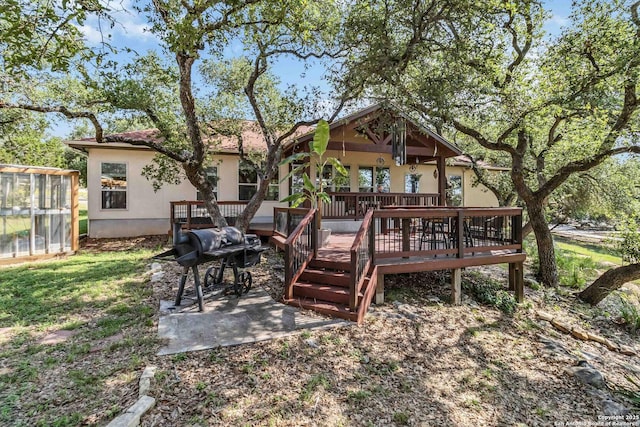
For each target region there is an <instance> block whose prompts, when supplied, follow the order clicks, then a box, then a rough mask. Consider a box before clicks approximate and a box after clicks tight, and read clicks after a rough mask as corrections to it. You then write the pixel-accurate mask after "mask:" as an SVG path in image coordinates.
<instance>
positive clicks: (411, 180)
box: [404, 173, 422, 193]
mask: <svg viewBox="0 0 640 427" xmlns="http://www.w3.org/2000/svg"><path fill="white" fill-rule="evenodd" d="M421 176H422V175H420V174H415V173H408V174H406V175H405V176H404V192H405V193H419V192H420V177H421Z"/></svg>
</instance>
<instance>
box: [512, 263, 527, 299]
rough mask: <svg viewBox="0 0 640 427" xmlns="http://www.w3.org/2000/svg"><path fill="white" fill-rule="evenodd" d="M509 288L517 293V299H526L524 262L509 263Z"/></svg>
mask: <svg viewBox="0 0 640 427" xmlns="http://www.w3.org/2000/svg"><path fill="white" fill-rule="evenodd" d="M509 290H510V291H513V292H514V293H515V297H516V301H518V302H519V303H521V302H522V301H524V271H523V263H522V262H513V263H510V264H509Z"/></svg>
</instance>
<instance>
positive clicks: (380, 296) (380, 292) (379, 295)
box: [376, 273, 384, 305]
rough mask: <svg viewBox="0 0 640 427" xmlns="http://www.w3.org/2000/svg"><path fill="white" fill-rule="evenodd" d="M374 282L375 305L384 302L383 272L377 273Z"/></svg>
mask: <svg viewBox="0 0 640 427" xmlns="http://www.w3.org/2000/svg"><path fill="white" fill-rule="evenodd" d="M377 280H378V281H377V283H376V305H380V304H384V273H378V279H377Z"/></svg>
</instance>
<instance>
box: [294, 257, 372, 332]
mask: <svg viewBox="0 0 640 427" xmlns="http://www.w3.org/2000/svg"><path fill="white" fill-rule="evenodd" d="M349 269H350V263H348V262H339V261H327V260H319V259H314V260H312V261H311V262H310V263H309V266H308V267H307V268H306V269H305V270H304V271H303V273H302V274H301V275H300V278H299V279H298V281H297V282H296V283H294V284H293V298H292V299H288V300H287V299H285V300H284V302H285V303H286V304H289V305H292V306H295V307H300V308H304V309H307V310H313V311H315V312H318V313H321V314H325V315H328V316H331V317H339V318H341V319H347V320H351V321H354V322H358V324H361V323H362V321H363V319H364V315H365V314H366V311H367V309H368V308H369V304H370V303H371V300H372V298H373V295H374V293H375V287H376V283H375V282H376V278H377V269H376V268H374V270H373V271H372V272H371V273H370V275H369V276H367V277H366V278H365V281H364V284H363V286H362V289H361V290H360V292H359V293H358V309H357V310H355V311H351V310H350V309H349V297H350V289H349V287H350V283H351V273H350V271H349Z"/></svg>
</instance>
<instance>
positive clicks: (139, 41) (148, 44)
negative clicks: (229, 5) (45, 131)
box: [52, 0, 571, 137]
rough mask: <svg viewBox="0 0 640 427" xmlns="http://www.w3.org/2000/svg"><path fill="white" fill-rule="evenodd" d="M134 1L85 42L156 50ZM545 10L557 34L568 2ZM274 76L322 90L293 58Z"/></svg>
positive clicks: (62, 127)
mask: <svg viewBox="0 0 640 427" xmlns="http://www.w3.org/2000/svg"><path fill="white" fill-rule="evenodd" d="M134 1H135V0H123V1H122V2H121V3H119V4H118V9H122V10H120V11H118V12H116V13H115V14H114V18H115V20H116V22H117V23H116V25H115V26H113V27H110V26H109V25H108V23H106V22H104V21H99V20H98V19H96V18H91V19H88V20H87V21H86V22H85V23H84V25H83V26H81V27H80V29H81V31H82V33H83V34H84V36H85V39H86V41H87V42H88V43H89V44H90V45H93V46H96V47H97V46H100V44H101V42H102V41H103V38H104V39H105V41H108V42H109V43H111V44H112V45H113V46H115V47H118V48H124V47H128V48H131V49H134V50H135V51H137V52H138V53H140V54H144V53H146V52H147V51H149V50H159V41H158V39H157V38H156V37H155V36H154V35H153V34H151V33H150V32H149V31H148V30H149V26H148V23H147V22H146V20H145V17H144V15H140V14H138V13H137V12H135V11H134V9H133V7H132V4H133V2H134ZM545 5H546V7H547V8H548V10H550V12H551V13H552V17H551V18H550V19H549V20H548V21H547V23H546V24H545V26H544V29H545V30H546V31H547V32H548V33H549V34H552V35H554V34H558V33H559V31H560V28H561V27H562V26H563V25H564V24H566V23H567V19H568V16H569V13H570V8H571V2H570V1H563V0H552V1H547V2H545ZM241 51H242V46H241V45H240V43H238V42H235V43H233V42H232V43H231V44H230V46H229V47H228V53H229V56H235V55H238V54H240V53H241ZM128 56H129V55H127V54H124V53H123V54H121V55H120V57H121V58H122V59H127V57H128ZM273 73H274V74H275V75H277V76H278V77H279V78H280V79H281V81H282V85H283V87H284V86H286V85H287V84H296V85H313V86H321V87H322V86H324V87H326V85H325V84H324V83H323V81H322V75H323V69H322V67H317V66H316V67H311V68H310V69H307V70H305V69H304V65H303V64H302V63H301V62H300V61H298V60H295V59H293V58H283V59H281V60H279V61H278V62H277V63H276V64H275V66H274V67H273ZM73 126H74V123H72V122H68V121H66V120H64V119H63V120H58V121H57V123H55V125H54V126H53V127H52V133H53V134H54V135H55V136H60V137H66V136H67V135H68V134H69V132H70V131H71V129H72V127H73Z"/></svg>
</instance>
